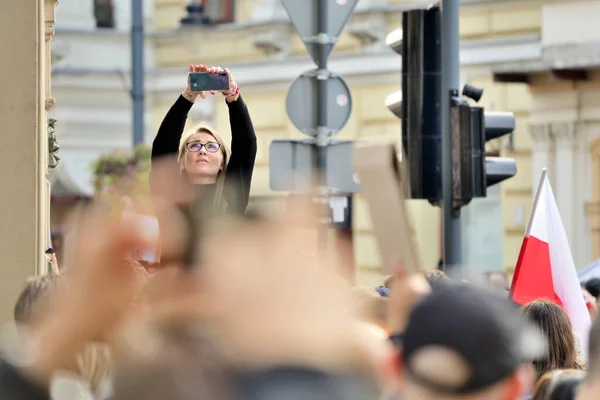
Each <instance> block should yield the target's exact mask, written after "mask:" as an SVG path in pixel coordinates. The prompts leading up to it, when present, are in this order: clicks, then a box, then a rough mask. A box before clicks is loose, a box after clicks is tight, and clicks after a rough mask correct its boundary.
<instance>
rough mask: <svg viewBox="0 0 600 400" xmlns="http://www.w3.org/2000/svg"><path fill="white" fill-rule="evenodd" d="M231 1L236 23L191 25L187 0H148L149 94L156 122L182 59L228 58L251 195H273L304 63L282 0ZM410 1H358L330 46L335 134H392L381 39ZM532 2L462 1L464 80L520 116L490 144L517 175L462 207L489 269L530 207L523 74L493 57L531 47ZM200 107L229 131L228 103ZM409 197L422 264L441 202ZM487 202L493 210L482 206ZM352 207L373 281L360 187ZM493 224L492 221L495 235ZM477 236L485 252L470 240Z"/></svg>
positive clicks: (508, 262) (396, 130)
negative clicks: (249, 145)
mask: <svg viewBox="0 0 600 400" xmlns="http://www.w3.org/2000/svg"><path fill="white" fill-rule="evenodd" d="M233 3H234V4H233V10H234V14H235V15H234V17H235V18H234V21H235V22H234V23H229V24H218V25H215V26H206V27H193V28H192V27H186V26H181V25H180V18H182V17H183V16H184V14H185V5H186V2H185V1H184V0H181V1H180V0H156V2H155V20H154V23H155V27H156V29H157V31H159V32H160V33H159V34H157V38H156V48H155V51H156V53H155V54H156V66H157V76H158V78H157V81H156V87H155V88H154V89H155V91H154V100H153V104H154V105H155V108H154V110H153V123H154V128H155V129H156V127H157V125H158V123H160V120H161V118H162V116H163V115H164V113H165V112H166V110H167V108H168V107H169V106H170V104H171V103H172V101H173V100H174V99H175V96H176V95H177V93H178V92H179V91H181V90H182V89H183V85H184V84H185V68H186V66H187V64H189V63H206V64H210V65H220V64H223V65H227V66H228V67H229V68H230V69H231V71H232V72H233V74H234V75H235V77H236V79H237V80H238V81H239V83H240V86H241V87H242V88H243V95H244V97H245V99H246V102H247V103H248V105H249V107H250V110H251V113H252V117H253V120H254V123H255V126H256V130H257V133H258V138H259V154H258V159H257V168H256V172H255V176H254V181H253V189H252V195H253V198H254V199H255V200H256V201H260V200H261V199H273V198H277V197H278V196H281V194H279V193H274V192H272V191H270V190H269V186H268V182H269V180H268V148H269V142H270V141H271V140H272V139H275V138H298V137H301V135H300V134H299V133H298V132H297V131H296V130H295V128H294V127H293V126H292V125H291V124H290V123H289V122H288V118H287V115H286V111H285V96H286V92H287V89H288V88H289V86H290V84H291V82H292V81H293V80H294V79H295V78H296V77H297V76H298V75H299V74H300V73H302V72H304V71H305V70H308V69H310V68H312V67H313V64H312V62H311V60H310V59H309V58H308V56H307V53H306V50H305V49H304V46H303V44H302V42H301V40H300V38H299V37H298V35H297V33H296V32H295V30H294V29H293V27H292V26H291V24H290V22H289V20H288V18H287V16H286V14H285V12H284V10H283V8H282V6H281V4H280V2H279V1H271V0H263V1H256V0H255V1H251V0H245V1H234V2H233ZM407 4H408V2H406V1H399V0H390V1H368V0H361V1H359V3H358V6H357V10H356V12H355V14H354V15H353V16H352V18H351V20H350V22H349V23H348V25H347V27H346V29H345V31H344V32H343V34H342V36H341V37H340V40H339V42H338V44H337V45H336V47H335V48H334V51H333V53H332V56H331V59H330V69H331V70H332V71H334V72H336V73H338V74H339V75H340V76H342V77H343V78H344V79H345V80H346V82H347V83H348V85H349V86H350V89H351V93H352V97H353V112H352V115H351V118H350V121H349V123H348V124H347V126H346V127H345V128H344V129H343V130H342V132H340V134H339V137H340V138H344V139H368V140H387V141H394V142H398V141H399V140H400V121H399V120H398V119H396V118H395V117H394V116H393V114H392V113H391V112H390V111H389V110H387V108H386V107H385V106H384V100H385V98H386V97H387V96H388V95H389V94H390V93H391V92H393V91H395V90H397V89H399V87H400V83H401V75H400V69H401V59H400V57H399V56H398V55H396V54H395V53H393V52H392V51H391V50H390V49H388V48H387V47H386V45H385V37H386V35H387V33H389V32H390V31H392V30H394V29H396V28H399V27H400V25H401V15H402V14H401V13H402V11H403V10H404V9H406V7H407ZM541 7H542V4H541V2H535V1H519V2H513V1H502V2H500V1H496V2H494V1H470V2H465V4H464V5H463V7H462V11H461V37H462V41H463V43H462V48H461V62H462V70H461V73H462V79H463V82H465V83H467V82H468V83H471V84H474V85H478V86H481V87H483V88H484V89H485V94H484V98H483V100H482V103H483V105H484V106H485V107H487V108H491V109H496V110H506V111H513V112H515V114H516V116H517V119H518V128H517V131H516V132H515V134H514V135H513V139H512V140H511V141H510V143H497V144H496V147H497V148H496V150H497V151H499V152H500V153H502V154H503V155H507V156H511V157H515V158H516V159H517V162H518V164H519V169H520V171H519V174H518V176H517V177H515V178H514V179H511V180H510V181H507V182H506V183H504V184H502V187H501V190H498V195H497V196H496V198H494V196H490V197H491V198H490V199H487V200H483V201H482V200H478V201H477V204H476V205H475V206H472V207H471V208H472V209H473V210H475V211H473V212H470V209H468V210H469V211H466V212H465V213H464V214H465V215H464V218H465V220H468V221H470V223H469V224H468V226H467V224H465V246H466V248H465V249H464V251H463V253H465V252H466V254H467V255H468V256H469V257H470V258H471V259H472V260H480V259H486V254H487V259H488V260H489V254H493V255H494V256H495V258H496V264H495V265H494V266H488V265H484V266H483V267H484V268H488V269H494V268H496V267H497V268H498V269H501V268H503V267H505V268H506V269H509V270H510V269H512V268H513V266H514V263H515V261H516V257H517V254H518V250H519V245H520V240H521V238H522V235H523V232H524V227H525V224H526V221H527V217H528V213H529V208H530V206H531V190H532V189H531V188H532V183H531V176H532V173H531V140H530V138H529V134H528V128H527V126H528V125H527V121H528V117H529V109H530V102H531V95H530V93H529V91H528V87H527V85H525V84H523V83H510V84H497V83H495V82H494V75H493V70H492V67H493V66H494V65H496V64H501V63H508V62H517V61H521V60H531V59H534V58H536V57H538V56H539V45H540V40H539V29H540V26H539V20H540V12H541V11H540V10H541ZM536 23H537V25H536ZM199 108H201V107H199ZM204 108H205V110H207V111H206V112H204V113H203V112H199V113H200V115H198V116H197V118H196V117H193V119H194V120H195V121H192V122H197V121H198V120H200V119H207V118H208V119H210V117H209V116H208V115H205V114H208V113H209V111H210V110H213V109H214V117H212V118H213V122H214V124H215V125H216V126H217V128H218V129H219V130H220V131H221V132H223V133H225V134H227V133H228V121H227V113H226V111H227V110H226V108H225V107H223V106H222V105H220V104H217V105H213V104H212V103H211V104H210V105H208V104H206V105H205V107H204ZM500 198H502V201H500ZM486 201H487V202H486ZM409 203H410V210H411V215H412V220H413V225H414V231H415V232H414V233H415V241H416V243H417V246H418V248H419V253H420V255H421V259H422V263H423V265H424V267H425V268H432V267H434V266H436V265H437V262H438V260H439V259H440V256H441V241H440V237H441V235H440V228H441V227H440V223H441V222H440V210H439V209H437V208H434V207H431V206H430V205H429V204H428V203H426V202H422V201H412V200H411V201H409ZM490 207H491V209H492V210H496V211H495V212H492V213H490ZM353 208H354V209H353V214H354V227H353V228H354V232H353V236H354V249H355V250H354V251H355V260H356V264H357V267H358V270H359V276H360V279H359V281H360V282H361V283H365V284H372V283H375V282H378V281H379V279H380V277H381V274H382V270H381V268H380V266H379V259H378V255H377V248H376V243H375V240H374V237H373V234H372V230H371V226H370V221H369V217H368V213H367V210H366V208H365V204H364V202H363V201H362V199H361V197H360V196H359V195H357V196H355V200H354V207H353ZM515 209H518V210H521V211H520V212H521V216H520V218H515V217H513V214H514V213H515V211H514V210H515ZM475 214H479V215H482V216H483V217H481V218H479V217H478V216H477V215H475ZM490 214H495V215H498V216H500V215H503V217H502V221H500V220H498V221H497V222H499V223H498V224H495V225H496V226H495V227H494V226H493V225H494V224H492V226H490V224H489V223H487V224H485V223H479V224H477V221H479V220H480V219H482V220H485V219H484V217H485V216H489V215H490ZM487 221H488V222H489V219H488V220H487ZM500 222H502V223H501V224H500ZM474 226H475V227H476V228H475V229H473V228H472V227H474ZM481 229H483V230H484V231H485V232H482V231H481ZM494 229H496V230H497V231H498V232H496V234H495V233H494V232H493V230H494ZM503 229H504V231H502V230H503ZM490 231H491V232H490ZM486 237H487V238H488V241H489V242H488V243H485V242H484V243H482V244H479V243H477V244H476V245H474V246H473V247H469V244H470V243H471V242H472V241H475V240H476V239H480V241H481V238H486ZM498 239H500V240H498ZM502 239H503V240H502ZM474 243H475V242H474ZM482 245H483V247H484V248H485V247H487V248H490V251H489V252H488V253H482V252H481V251H479V252H477V251H473V249H475V248H476V247H481V246H482ZM477 254H479V258H478V257H477ZM482 254H483V256H482ZM473 255H474V256H473ZM490 265H491V264H490Z"/></svg>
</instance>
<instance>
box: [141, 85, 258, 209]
mask: <svg viewBox="0 0 600 400" xmlns="http://www.w3.org/2000/svg"><path fill="white" fill-rule="evenodd" d="M226 104H227V107H228V108H229V124H230V126H231V157H230V159H229V164H228V165H227V170H226V176H225V192H224V196H225V200H226V202H227V205H228V208H227V210H228V212H234V213H240V214H243V213H244V212H245V211H246V207H247V206H248V201H249V199H250V184H251V181H252V173H253V171H254V162H255V160H256V149H257V147H256V134H255V132H254V126H253V125H252V120H251V118H250V113H249V112H248V107H246V104H245V103H244V100H243V99H242V96H240V97H239V98H238V99H237V101H232V102H231V103H227V102H226ZM192 106H193V103H191V102H190V101H188V100H187V99H186V98H185V97H183V96H179V98H178V99H177V101H175V104H173V106H171V109H170V110H169V112H168V113H167V115H166V116H165V118H164V119H163V121H162V123H161V125H160V128H159V129H158V133H157V135H156V138H155V139H154V142H153V144H152V161H155V160H157V159H158V158H162V157H164V156H170V155H172V156H173V157H176V155H177V151H178V150H179V141H180V140H181V136H182V134H183V130H184V128H185V123H186V121H187V116H188V113H189V111H190V109H191V108H192ZM203 186H207V185H203Z"/></svg>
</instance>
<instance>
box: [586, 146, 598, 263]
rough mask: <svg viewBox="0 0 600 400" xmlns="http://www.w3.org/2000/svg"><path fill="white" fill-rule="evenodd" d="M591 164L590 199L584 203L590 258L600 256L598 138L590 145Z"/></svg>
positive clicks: (595, 258) (594, 258)
mask: <svg viewBox="0 0 600 400" xmlns="http://www.w3.org/2000/svg"><path fill="white" fill-rule="evenodd" d="M590 152H591V158H592V162H591V166H592V174H591V175H592V179H591V181H592V200H591V201H589V202H587V203H586V205H585V211H586V214H587V217H588V224H589V226H590V230H591V231H592V259H593V260H597V259H598V258H600V139H599V140H597V141H596V142H594V143H592V145H591V146H590Z"/></svg>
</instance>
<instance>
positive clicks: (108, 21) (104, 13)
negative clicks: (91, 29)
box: [94, 0, 115, 28]
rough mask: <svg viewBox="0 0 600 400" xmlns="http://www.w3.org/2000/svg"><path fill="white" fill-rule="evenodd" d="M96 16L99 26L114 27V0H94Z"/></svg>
mask: <svg viewBox="0 0 600 400" xmlns="http://www.w3.org/2000/svg"><path fill="white" fill-rule="evenodd" d="M94 18H96V27H97V28H114V27H115V16H114V6H113V0H94Z"/></svg>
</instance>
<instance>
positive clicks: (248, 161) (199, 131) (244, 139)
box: [152, 65, 256, 222]
mask: <svg viewBox="0 0 600 400" xmlns="http://www.w3.org/2000/svg"><path fill="white" fill-rule="evenodd" d="M222 71H225V72H227V74H228V75H229V90H227V91H223V92H222V94H223V96H224V97H225V103H226V105H227V107H228V108H229V121H230V126H231V137H232V139H231V150H232V151H230V150H229V148H228V146H227V145H226V144H225V143H224V142H223V140H222V139H221V137H220V136H219V134H218V133H217V132H216V131H215V130H213V129H211V128H209V127H208V126H200V127H197V128H196V129H194V130H192V131H190V132H188V133H187V134H184V133H183V132H184V128H185V122H186V120H187V116H188V112H189V111H190V109H191V108H192V106H193V105H194V102H195V101H196V99H197V98H198V97H201V98H202V99H206V94H205V93H204V92H192V91H191V90H190V88H189V75H188V85H187V87H186V88H185V90H184V91H183V92H182V94H181V96H179V98H178V99H177V100H176V101H175V104H173V106H172V107H171V109H170V110H169V112H168V113H167V115H166V116H165V118H164V120H163V122H162V124H161V126H160V128H159V130H158V133H157V135H156V138H155V139H154V143H153V145H152V161H153V162H155V161H156V160H157V159H158V158H161V157H164V156H166V157H175V156H176V157H177V160H178V162H179V166H180V171H181V173H182V175H183V176H184V177H185V178H186V180H187V182H188V183H189V184H190V185H193V186H194V188H197V189H198V190H196V193H197V195H196V197H197V199H196V200H197V201H199V202H200V204H201V205H202V208H203V210H207V211H208V212H209V213H210V214H213V215H214V214H221V213H224V212H227V213H241V214H243V213H244V212H245V210H246V207H247V206H248V199H249V197H250V181H251V179H252V171H253V169H254V161H255V158H256V135H255V133H254V127H253V126H252V120H251V119H250V114H249V113H248V109H247V107H246V105H245V104H244V101H243V100H242V97H241V96H240V89H239V86H238V84H237V83H236V82H235V80H234V79H233V77H232V75H231V73H230V72H229V70H228V69H222V68H220V67H211V68H209V67H207V66H206V65H190V67H189V72H222ZM210 93H211V94H213V95H214V94H216V93H217V92H215V91H211V92H210ZM159 222H160V220H159Z"/></svg>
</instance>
